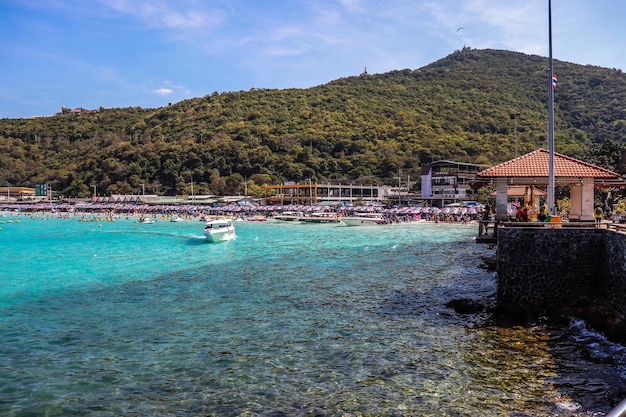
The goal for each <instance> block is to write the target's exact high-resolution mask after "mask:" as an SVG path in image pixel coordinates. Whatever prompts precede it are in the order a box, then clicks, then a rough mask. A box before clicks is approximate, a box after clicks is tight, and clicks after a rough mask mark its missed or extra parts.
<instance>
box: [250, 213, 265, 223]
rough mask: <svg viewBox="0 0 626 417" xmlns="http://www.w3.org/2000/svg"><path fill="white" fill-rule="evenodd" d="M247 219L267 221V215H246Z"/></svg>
mask: <svg viewBox="0 0 626 417" xmlns="http://www.w3.org/2000/svg"><path fill="white" fill-rule="evenodd" d="M246 220H247V221H249V222H264V221H267V217H265V216H261V215H256V216H250V217H246Z"/></svg>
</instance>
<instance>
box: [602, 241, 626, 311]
mask: <svg viewBox="0 0 626 417" xmlns="http://www.w3.org/2000/svg"><path fill="white" fill-rule="evenodd" d="M604 252H605V268H604V280H603V290H604V291H603V294H602V295H603V296H604V297H605V298H606V299H607V301H608V304H609V305H610V306H611V308H612V309H613V312H614V313H616V314H617V315H618V316H619V317H622V318H626V234H624V233H618V232H613V231H607V232H606V233H605V250H604Z"/></svg>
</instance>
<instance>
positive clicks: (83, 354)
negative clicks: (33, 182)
mask: <svg viewBox="0 0 626 417" xmlns="http://www.w3.org/2000/svg"><path fill="white" fill-rule="evenodd" d="M16 218H17V217H13V219H16ZM19 219H20V222H19V223H16V222H13V223H4V224H1V225H0V226H1V227H2V229H3V230H2V231H0V249H1V253H0V265H1V266H2V272H0V282H1V283H2V285H1V287H0V415H2V416H39V415H47V416H55V415H58V416H206V415H215V416H240V415H242V416H257V415H263V416H305V415H306V416H309V415H331V416H338V415H347V416H358V415H363V416H381V415H385V416H387V415H389V416H502V415H511V416H582V415H585V416H587V415H589V416H590V415H604V413H605V412H606V411H607V401H608V400H607V399H604V401H603V399H602V398H598V397H602V396H606V392H607V391H610V390H611V383H615V384H617V383H619V382H621V374H622V373H623V372H624V363H625V362H626V361H624V359H623V358H624V356H625V354H624V352H623V349H622V348H621V347H620V346H616V345H613V344H611V343H609V342H607V341H605V340H604V339H603V338H602V337H601V336H600V335H597V334H593V333H591V332H588V331H587V330H586V329H585V328H584V325H583V324H581V323H574V325H573V327H572V328H570V329H567V331H559V330H558V329H546V328H542V327H530V328H524V327H513V328H501V327H497V326H492V325H489V322H488V317H487V316H486V315H470V316H459V315H457V314H456V313H454V311H453V310H451V309H449V308H447V307H446V306H445V304H446V302H448V301H450V300H451V299H455V298H463V297H471V298H474V299H478V300H484V299H490V298H491V297H492V296H493V293H494V292H495V278H494V275H493V273H490V272H486V271H485V270H483V269H481V268H480V264H481V260H480V258H481V257H482V256H491V255H493V249H490V248H489V247H487V246H486V245H477V244H475V243H474V242H473V240H472V239H473V238H474V237H475V235H476V226H473V225H472V226H462V225H446V224H425V223H420V224H411V225H393V226H390V227H355V228H348V227H342V226H335V225H300V224H297V225H295V224H277V223H271V222H266V223H245V222H238V223H237V235H238V237H237V239H236V240H233V241H229V242H223V243H218V244H210V243H206V241H205V239H204V237H203V235H202V228H203V224H202V223H200V222H198V221H186V222H179V223H171V222H167V221H159V222H157V223H156V224H138V223H136V222H133V221H132V220H118V221H116V222H106V221H102V222H79V221H78V220H77V219H53V218H45V217H41V216H40V217H37V218H34V219H31V218H29V217H27V216H20V217H19ZM5 220H6V218H5ZM581 346H582V347H583V349H581ZM584 349H586V350H584ZM580 352H586V353H585V354H584V355H583V354H581V353H580ZM607 356H608V357H610V358H611V360H610V361H607V360H606V358H607ZM590 398H598V400H597V401H595V402H594V401H592V400H590Z"/></svg>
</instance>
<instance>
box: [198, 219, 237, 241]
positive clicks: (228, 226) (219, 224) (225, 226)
mask: <svg viewBox="0 0 626 417" xmlns="http://www.w3.org/2000/svg"><path fill="white" fill-rule="evenodd" d="M204 236H206V238H207V240H208V241H209V242H223V241H225V240H231V239H234V238H235V237H236V236H235V225H234V224H233V220H232V219H214V220H209V221H207V222H206V225H205V226H204Z"/></svg>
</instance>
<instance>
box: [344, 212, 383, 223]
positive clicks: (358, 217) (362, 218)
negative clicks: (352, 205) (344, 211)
mask: <svg viewBox="0 0 626 417" xmlns="http://www.w3.org/2000/svg"><path fill="white" fill-rule="evenodd" d="M341 222H342V223H344V224H345V225H346V226H371V225H382V224H388V222H387V219H385V216H384V215H382V214H381V213H354V214H353V215H351V216H343V217H341Z"/></svg>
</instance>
